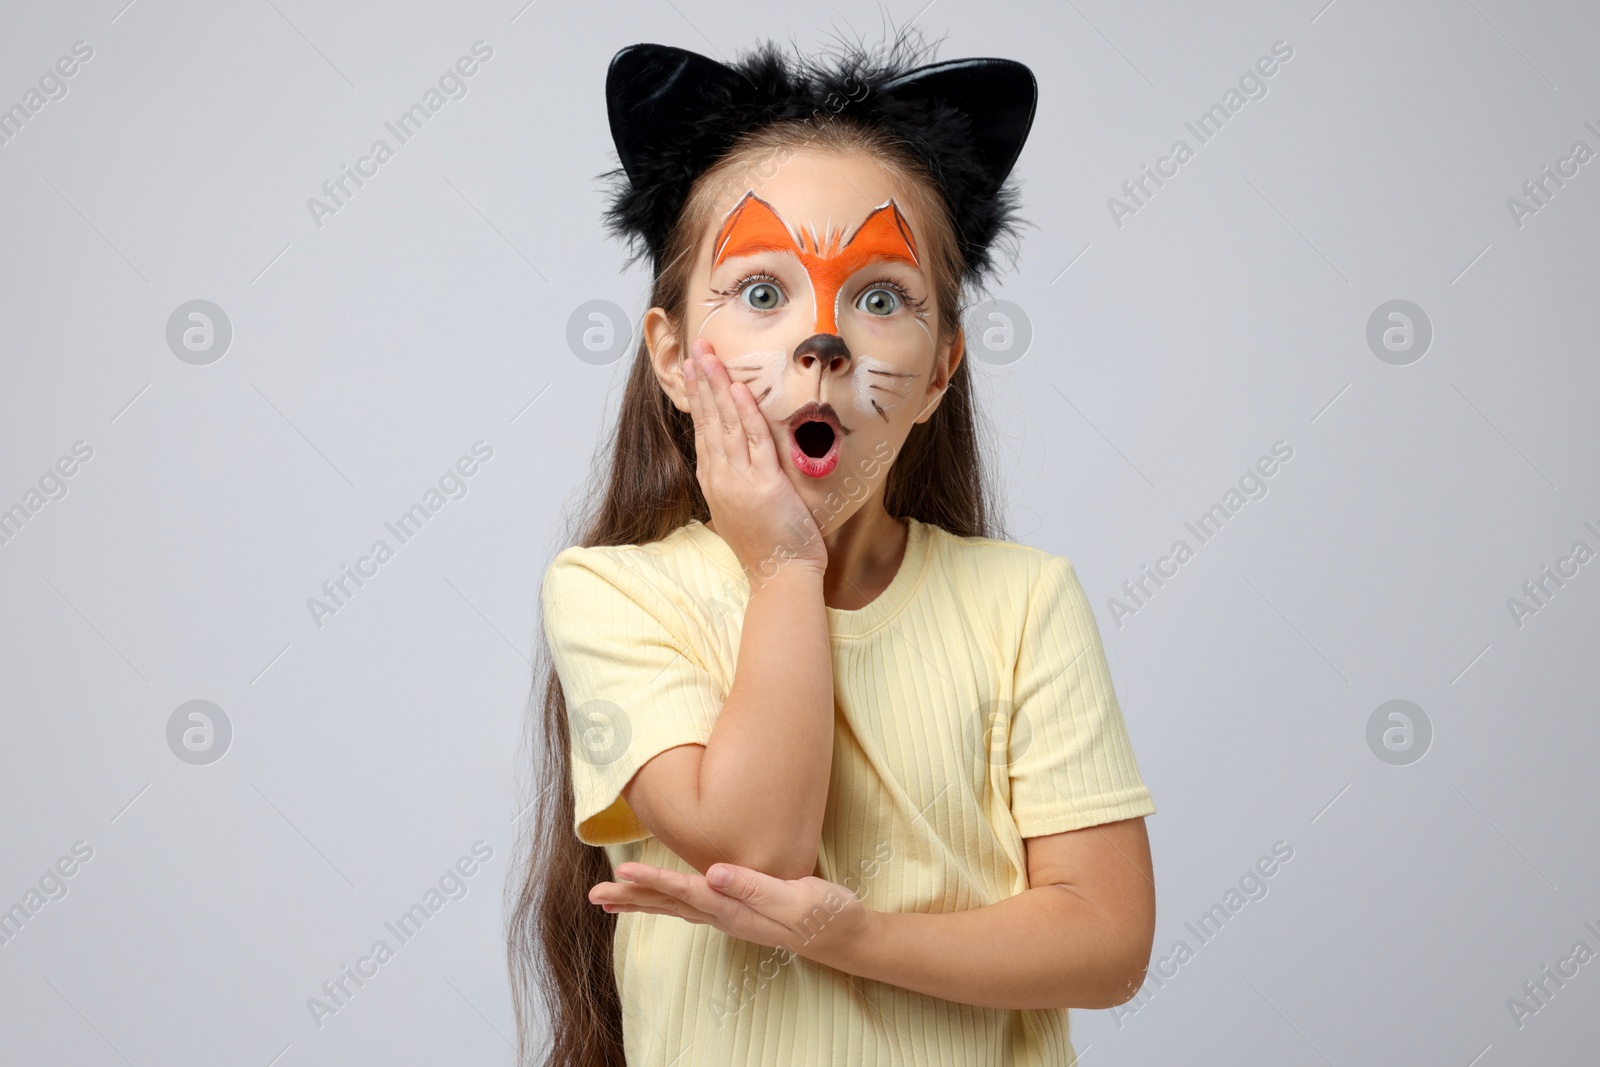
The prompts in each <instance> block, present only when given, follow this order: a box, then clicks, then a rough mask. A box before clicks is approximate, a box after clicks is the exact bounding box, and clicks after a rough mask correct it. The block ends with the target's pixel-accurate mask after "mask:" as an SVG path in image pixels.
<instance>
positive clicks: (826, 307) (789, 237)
mask: <svg viewBox="0 0 1600 1067" xmlns="http://www.w3.org/2000/svg"><path fill="white" fill-rule="evenodd" d="M761 252H791V253H793V254H794V257H795V258H796V259H798V260H799V261H800V265H801V266H802V267H804V268H805V271H806V275H807V277H809V278H810V279H811V291H812V293H813V294H815V296H816V301H817V328H816V332H817V333H838V332H839V325H838V322H837V316H836V311H835V305H836V304H837V303H838V296H839V289H840V287H841V286H843V285H844V283H845V282H846V281H847V280H848V279H849V277H850V276H851V275H852V274H854V273H855V272H856V271H858V270H860V269H861V268H862V267H864V266H865V265H866V264H867V263H869V262H871V261H872V260H874V259H891V260H900V261H902V262H905V263H910V264H912V265H913V266H916V265H918V264H919V263H920V262H921V261H920V260H919V259H918V257H917V244H916V240H915V239H914V238H913V237H912V236H911V225H910V224H909V223H908V222H906V217H905V216H904V215H902V214H900V208H899V207H898V206H896V205H895V202H894V201H893V200H890V201H889V202H888V203H886V204H884V205H883V206H881V207H878V208H874V209H873V211H872V213H871V214H869V215H868V216H867V217H866V219H865V220H864V221H863V222H862V223H861V225H860V226H858V227H856V231H855V233H853V234H851V235H850V237H849V239H848V240H846V239H845V237H844V233H843V231H841V230H829V231H828V232H827V233H826V234H824V235H823V238H822V240H821V241H820V242H819V241H818V240H817V235H816V231H815V230H812V231H811V233H809V234H806V233H801V234H800V236H799V237H798V238H797V237H796V236H795V234H794V232H793V231H791V230H790V228H789V227H788V226H787V225H786V224H785V223H784V221H783V220H782V219H781V218H779V217H778V213H777V212H776V211H774V210H773V208H772V205H771V204H769V203H767V202H766V201H765V200H762V199H761V198H760V197H758V196H756V194H755V193H753V192H750V193H746V194H745V195H744V198H743V199H742V200H740V201H739V203H738V204H736V205H735V206H734V209H733V210H732V211H730V212H729V213H728V217H727V219H726V220H725V221H724V222H723V224H722V228H721V229H720V230H718V231H717V237H716V240H715V241H714V242H712V245H711V266H712V269H713V270H714V269H716V268H717V267H719V266H721V265H722V262H723V261H724V260H726V259H729V258H731V257H734V256H750V255H756V254H758V253H761Z"/></svg>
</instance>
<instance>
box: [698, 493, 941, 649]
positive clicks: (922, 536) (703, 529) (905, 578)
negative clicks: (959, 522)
mask: <svg viewBox="0 0 1600 1067" xmlns="http://www.w3.org/2000/svg"><path fill="white" fill-rule="evenodd" d="M905 520H906V550H905V555H904V556H902V557H901V559H900V568H899V569H898V570H896V571H895V573H894V577H893V578H891V579H890V580H889V584H888V585H887V586H885V587H884V590H883V592H881V593H879V594H878V595H877V596H875V597H873V598H872V600H871V601H870V602H868V603H867V604H864V605H862V606H861V607H859V608H835V607H827V606H826V605H824V607H826V608H827V612H828V632H829V633H830V634H831V635H833V636H835V637H856V636H860V635H862V634H865V633H867V632H868V631H870V630H873V629H876V628H877V627H878V626H880V625H882V624H883V623H884V622H887V621H888V620H890V619H892V618H893V617H894V616H895V615H897V614H899V612H900V609H901V608H903V607H905V605H906V602H907V601H908V600H910V599H911V596H912V594H914V593H915V592H916V590H917V586H918V585H919V584H921V579H922V575H923V572H924V571H925V570H926V569H927V562H928V553H929V542H930V541H931V538H932V530H933V528H932V527H931V526H930V525H929V524H927V523H925V522H920V521H918V520H917V519H915V518H913V517H911V516H909V515H907V516H906V517H905ZM685 528H686V529H687V530H688V531H690V533H691V535H692V536H693V537H694V539H695V540H696V541H697V542H698V543H699V544H701V545H703V546H704V547H705V550H706V551H707V552H708V553H710V554H711V555H712V556H713V558H715V559H716V561H717V562H718V564H719V565H720V566H722V567H723V568H724V569H726V570H728V571H730V572H731V573H733V574H735V575H737V576H738V577H740V578H742V579H744V580H745V583H746V585H747V586H748V584H749V579H748V576H747V575H745V573H744V568H743V567H742V566H740V564H739V557H738V556H736V555H734V553H733V549H732V548H730V547H728V542H726V541H724V540H723V539H722V538H721V537H720V536H718V535H717V534H716V533H714V532H713V531H712V530H710V529H709V528H708V527H707V526H706V524H705V523H703V522H701V521H700V520H699V519H691V520H689V523H688V525H687V526H686V527H685Z"/></svg>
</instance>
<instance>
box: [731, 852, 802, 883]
mask: <svg viewBox="0 0 1600 1067" xmlns="http://www.w3.org/2000/svg"><path fill="white" fill-rule="evenodd" d="M727 862H729V863H737V864H738V865H739V866H741V867H749V868H750V869H751V870H756V871H760V872H761V873H762V874H766V875H771V876H772V877H773V878H782V879H785V880H786V881H792V880H795V879H799V878H807V877H810V876H811V875H813V874H815V873H816V870H817V849H816V847H815V846H814V845H813V846H812V847H811V848H809V849H803V848H791V849H788V850H783V851H774V850H762V851H756V852H754V853H752V854H750V855H747V856H746V857H745V858H743V859H732V860H728V861H727Z"/></svg>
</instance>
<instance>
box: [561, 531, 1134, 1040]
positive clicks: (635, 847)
mask: <svg viewBox="0 0 1600 1067" xmlns="http://www.w3.org/2000/svg"><path fill="white" fill-rule="evenodd" d="M907 522H908V524H909V533H908V541H907V545H906V553H905V558H904V560H903V562H902V563H901V565H900V569H899V571H898V572H897V573H896V574H895V576H894V579H893V580H892V581H891V582H890V584H889V586H888V588H886V589H885V590H884V591H883V592H882V593H881V594H879V595H878V597H877V598H876V599H874V600H873V601H872V602H871V603H869V604H867V605H866V606H864V607H862V608H859V609H857V610H854V611H846V610H841V609H838V608H831V607H830V608H828V609H827V616H828V630H829V634H830V638H831V642H832V648H833V676H834V707H835V713H834V714H835V718H834V750H833V768H832V778H831V781H830V784H829V787H828V801H827V810H826V818H825V821H824V823H823V827H822V839H821V842H820V870H819V874H820V875H821V876H822V877H823V878H826V879H828V880H829V881H832V882H838V883H840V884H842V885H844V886H846V887H847V888H849V889H851V890H852V891H854V892H855V893H856V894H857V895H858V896H860V897H861V898H862V899H863V900H864V901H865V903H866V905H867V906H868V907H870V908H874V909H877V910H880V911H890V912H949V911H960V910H964V909H968V908H977V907H982V906H984V905H986V904H993V903H995V902H997V901H999V900H1002V899H1004V898H1006V897H1008V896H1012V895H1014V894H1016V893H1020V892H1022V891H1023V890H1025V889H1027V888H1028V883H1027V865H1026V856H1025V854H1024V851H1023V843H1022V842H1023V838H1025V837H1037V836H1041V835H1044V834H1054V833H1060V832H1062V831H1066V830H1075V829H1078V828H1080V827H1085V826H1093V825H1096V824H1099V823H1106V822H1114V821H1116V820H1119V819H1131V818H1135V817H1137V816H1141V815H1151V814H1154V813H1155V810H1156V809H1155V805H1154V803H1153V802H1152V800H1151V796H1150V792H1149V790H1148V789H1147V788H1146V787H1145V784H1144V782H1143V780H1142V779H1141V778H1140V776H1139V769H1138V766H1137V764H1136V763H1135V761H1134V757H1133V752H1132V749H1131V747H1130V745H1129V742H1128V736H1127V731H1126V728H1125V726H1124V724H1123V720H1122V712H1121V709H1120V707H1119V705H1118V703H1117V697H1116V694H1115V692H1114V691H1113V690H1112V686H1111V675H1110V671H1109V669H1108V667H1107V665H1106V660H1105V653H1104V651H1103V649H1102V647H1101V644H1100V635H1099V631H1098V630H1097V629H1096V626H1095V622H1094V616H1093V614H1092V612H1091V610H1090V608H1089V604H1088V601H1087V599H1086V598H1085V596H1084V593H1083V589H1082V587H1081V586H1080V585H1079V583H1078V578H1077V574H1076V572H1075V571H1074V570H1073V567H1072V564H1071V562H1070V561H1068V560H1067V559H1066V558H1065V557H1062V556H1053V555H1051V554H1049V553H1046V552H1043V551H1041V550H1039V549H1035V548H1030V547H1027V546H1024V545H1019V544H1014V543H1011V542H1007V541H1001V540H996V539H991V538H981V537H957V536H955V535H953V534H951V533H949V532H948V531H946V530H944V529H942V528H940V527H937V526H933V525H930V524H926V523H922V522H918V521H917V520H915V519H908V520H907ZM749 590H750V586H749V580H748V579H747V578H746V577H745V575H744V572H743V570H742V569H741V568H740V566H739V562H738V559H737V557H736V556H735V555H734V553H733V550H732V549H731V548H729V547H728V544H727V542H725V541H723V540H722V538H721V537H720V536H718V535H717V534H715V533H713V532H712V531H711V530H709V529H707V528H706V527H705V525H704V524H703V523H700V522H697V521H696V522H690V523H688V524H687V525H685V526H682V527H680V528H678V529H677V530H675V531H673V532H672V533H671V534H670V535H668V536H667V537H665V538H663V539H662V540H660V541H657V542H653V543H651V544H646V545H626V546H620V547H598V548H582V547H571V548H567V549H565V550H564V551H562V552H561V553H560V554H559V555H557V556H556V558H555V560H554V562H553V563H552V564H551V566H550V568H549V570H548V571H547V572H546V575H545V579H544V582H543V586H542V588H541V593H540V599H541V605H542V608H543V617H544V626H545V633H546V637H547V638H548V640H549V643H550V648H551V651H552V657H553V660H554V665H555V668H556V672H557V675H558V676H559V678H560V680H561V685H562V690H563V692H564V694H565V696H566V699H567V709H568V713H569V716H570V717H571V723H572V727H573V735H572V736H573V749H572V766H573V788H574V791H575V794H576V803H577V810H576V823H577V825H576V826H575V827H574V829H575V831H576V832H577V834H578V836H579V837H580V838H581V839H582V840H583V841H585V842H587V843H589V844H595V845H604V846H605V848H606V853H607V855H608V856H609V858H610V860H611V863H612V867H613V869H615V867H616V865H617V864H619V863H622V862H624V861H629V860H632V861H636V862H639V863H648V864H651V865H653V866H658V867H666V868H671V869H675V870H680V871H684V872H687V873H694V868H692V867H690V866H689V865H688V864H687V863H685V862H684V861H683V860H682V859H680V858H679V857H678V856H676V855H674V854H673V853H672V852H670V851H668V850H667V848H666V847H665V846H664V845H662V844H661V842H660V840H659V839H657V838H656V837H655V836H654V835H652V834H651V833H650V832H649V831H648V830H646V829H645V828H644V827H643V825H641V824H640V823H639V821H638V819H637V818H636V817H635V816H634V814H633V812H632V810H631V809H630V808H629V807H628V805H627V802H626V801H625V800H623V799H622V796H621V792H622V787H623V786H624V785H625V784H627V782H628V781H629V779H631V778H632V777H633V775H634V773H635V772H636V771H637V770H638V769H639V768H640V767H641V766H643V765H644V763H645V762H647V761H648V760H649V759H650V758H651V757H653V756H655V755H656V754H658V753H660V752H662V751H664V750H666V749H668V748H671V747H673V746H675V745H681V744H687V743H700V744H704V743H705V742H706V741H707V740H708V739H709V738H710V736H711V728H712V724H713V723H714V722H715V721H716V717H717V712H718V709H719V708H720V707H721V705H722V701H723V699H724V698H725V696H726V694H727V693H728V691H729V689H730V688H731V687H732V683H733V677H734V667H735V664H736V663H737V658H738V652H739V633H740V626H741V623H742V622H743V618H744V605H745V603H746V602H747V600H748V597H749ZM613 961H614V964H615V969H616V974H617V982H618V987H619V991H620V994H621V1000H622V1005H623V1016H624V1019H623V1044H624V1047H625V1050H626V1055H627V1062H628V1063H629V1065H630V1067H668V1065H678V1067H690V1065H694V1067H698V1065H701V1064H715V1065H724V1064H751V1065H756V1064H762V1065H765V1064H783V1065H785V1067H831V1065H834V1064H849V1065H851V1067H889V1065H891V1064H895V1065H898V1064H908V1065H909V1064H933V1063H952V1064H955V1063H959V1064H963V1065H965V1067H1013V1065H1014V1067H1072V1065H1073V1064H1075V1063H1076V1060H1077V1057H1076V1054H1075V1053H1074V1051H1073V1048H1072V1045H1071V1042H1070V1041H1069V1038H1068V1026H1067V1012H1066V1010H1065V1009H1059V1010H1035V1009H1023V1010H1011V1009H1001V1008H981V1007H975V1006H973V1005H970V1004H961V1003H958V1002H956V1001H951V1000H945V999H943V998H940V997H933V996H928V995H927V994H923V993H917V992H913V991H911V990H907V989H903V988H900V987H898V986H893V985H890V984H888V983H884V982H877V981H869V980H866V979H862V978H859V977H857V976H854V975H849V974H846V973H844V972H842V971H838V970H835V969H833V968H831V967H827V966H823V965H821V964H818V963H814V962H812V961H810V960H806V959H804V958H802V957H799V956H793V955H791V954H789V953H786V952H784V951H782V950H780V949H775V948H769V947H766V946H762V945H756V944H754V943H752V942H749V941H742V940H739V939H736V938H732V937H729V936H728V935H727V934H724V933H722V932H721V931H720V930H717V929H715V928H714V927H711V926H703V925H696V924H694V923H689V922H685V921H683V920H681V919H678V918H676V917H673V916H668V915H653V914H642V913H622V914H620V915H619V916H618V922H617V933H616V941H615V945H614V949H613Z"/></svg>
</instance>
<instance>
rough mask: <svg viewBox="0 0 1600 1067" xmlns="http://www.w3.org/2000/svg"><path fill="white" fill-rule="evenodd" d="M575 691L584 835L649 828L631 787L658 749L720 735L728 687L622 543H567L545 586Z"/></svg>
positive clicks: (561, 671) (543, 595) (574, 740)
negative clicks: (678, 628) (626, 794)
mask: <svg viewBox="0 0 1600 1067" xmlns="http://www.w3.org/2000/svg"><path fill="white" fill-rule="evenodd" d="M539 600H540V608H541V615H542V617H543V620H544V631H545V639H546V641H547V642H548V643H549V646H550V654H551V660H552V663H553V666H554V667H555V671H556V675H557V677H558V678H559V679H560V682H561V690H562V693H563V695H564V696H565V698H566V704H567V720H568V725H569V734H568V737H569V742H570V751H571V756H572V758H571V764H572V787H573V793H574V801H575V812H574V827H573V829H574V830H575V831H576V833H577V835H578V838H579V839H580V840H582V841H583V842H585V843H586V844H591V845H614V844H623V843H626V842H629V841H639V840H643V839H644V838H647V837H649V836H651V835H650V831H649V830H648V829H646V828H645V826H644V825H643V824H642V823H640V822H639V820H638V818H637V816H635V815H634V812H633V809H632V808H630V807H629V806H628V802H627V801H626V800H625V799H624V798H623V796H622V787H623V786H625V785H627V783H628V781H629V780H630V779H631V778H632V777H633V776H634V774H635V773H636V772H637V771H638V770H639V768H640V767H642V766H644V764H645V763H647V762H648V761H649V760H650V759H651V758H652V757H654V756H656V755H658V754H659V753H661V752H664V751H666V750H667V749H669V748H673V747H675V746H677V745H683V744H702V745H703V744H705V743H706V741H707V740H709V739H710V737H711V728H712V726H713V725H714V724H715V722H716V718H717V713H718V711H719V710H720V709H721V707H722V704H723V701H724V700H725V699H726V695H727V694H726V693H725V692H724V691H723V687H722V686H721V684H719V682H718V681H717V679H716V678H714V677H713V676H712V675H711V674H710V673H709V672H708V671H707V670H706V669H705V668H704V666H703V665H702V663H701V662H700V659H699V657H698V656H697V655H696V654H695V650H694V649H693V648H692V647H691V646H690V644H689V642H687V641H685V640H684V639H683V637H682V636H681V635H680V634H679V633H677V632H674V628H673V627H672V626H669V625H668V621H667V620H673V619H675V618H676V619H678V620H679V621H680V623H681V618H682V614H681V611H679V609H677V608H675V607H674V605H673V603H672V600H671V598H670V597H669V596H668V595H667V594H666V593H665V592H663V591H662V590H661V589H660V588H658V587H657V585H656V584H655V583H653V582H651V581H649V580H647V579H646V577H645V576H644V575H643V574H642V573H640V572H637V571H634V570H632V569H631V568H630V567H629V566H628V565H627V564H626V563H624V562H622V561H621V559H620V557H619V555H618V554H617V553H616V552H615V551H610V552H608V551H605V550H600V549H592V548H583V547H573V548H568V549H565V550H563V551H562V552H561V553H560V554H559V555H557V556H556V558H555V560H554V561H553V562H552V563H551V565H550V568H549V570H548V571H547V572H546V574H545V578H544V582H543V584H542V586H541V588H540V594H539Z"/></svg>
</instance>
